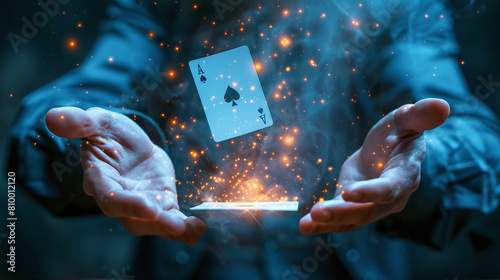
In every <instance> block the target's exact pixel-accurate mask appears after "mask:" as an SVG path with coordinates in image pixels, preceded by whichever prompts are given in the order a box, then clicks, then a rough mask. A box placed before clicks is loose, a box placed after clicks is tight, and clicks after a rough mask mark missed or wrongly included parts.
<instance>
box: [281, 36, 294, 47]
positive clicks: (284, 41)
mask: <svg viewBox="0 0 500 280" xmlns="http://www.w3.org/2000/svg"><path fill="white" fill-rule="evenodd" d="M280 43H281V45H282V46H283V47H285V48H286V47H288V46H290V44H291V43H292V42H291V41H290V38H288V37H282V38H281V41H280Z"/></svg>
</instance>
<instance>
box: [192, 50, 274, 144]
mask: <svg viewBox="0 0 500 280" xmlns="http://www.w3.org/2000/svg"><path fill="white" fill-rule="evenodd" d="M189 68H190V69H191V73H192V74H193V78H194V80H195V83H196V88H197V89H198V93H199V95H200V99H201V103H202V105H203V109H204V110H205V114H206V116H207V120H208V125H209V127H210V131H211V132H212V136H213V138H214V140H215V142H220V141H224V140H228V139H231V138H234V137H237V136H241V135H243V134H247V133H250V132H254V131H256V130H260V129H263V128H265V127H269V126H271V125H272V124H273V119H272V118H271V113H270V112H269V108H268V106H267V102H266V99H265V96H264V92H263V91H262V86H261V85H260V82H259V77H258V76H257V72H256V71H255V66H254V64H253V60H252V57H251V55H250V50H249V49H248V47H247V46H242V47H239V48H236V49H232V50H229V51H225V52H222V53H219V54H215V55H211V56H207V57H204V58H200V59H195V60H192V61H190V62H189Z"/></svg>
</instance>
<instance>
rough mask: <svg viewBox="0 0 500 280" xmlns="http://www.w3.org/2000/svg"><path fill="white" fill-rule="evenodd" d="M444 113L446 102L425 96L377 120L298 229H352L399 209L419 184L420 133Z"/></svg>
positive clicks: (422, 148)
mask: <svg viewBox="0 0 500 280" xmlns="http://www.w3.org/2000/svg"><path fill="white" fill-rule="evenodd" d="M449 113H450V107H449V105H448V103H447V102H446V101H444V100H441V99H433V98H429V99H423V100H421V101H419V102H417V103H415V104H407V105H404V106H401V107H400V108H398V109H396V110H394V111H392V112H391V113H389V114H388V115H386V116H385V117H384V118H382V119H381V120H380V121H379V122H378V123H376V124H375V125H374V126H373V127H372V129H371V130H370V132H369V133H368V135H367V136H366V139H365V141H364V143H363V146H362V147H361V148H360V149H359V150H357V151H356V152H355V153H354V154H353V155H352V156H351V157H349V159H347V160H346V161H345V162H344V164H343V165H342V169H341V170H340V175H339V180H338V188H337V190H336V193H335V197H334V199H332V200H327V201H323V202H318V203H316V204H315V205H314V206H313V207H312V208H311V212H310V213H309V214H307V215H306V216H304V217H303V218H302V219H301V220H300V223H299V228H300V230H301V232H302V233H305V234H319V233H326V232H337V233H338V232H346V231H351V230H355V229H357V228H359V227H362V226H365V225H368V224H370V223H373V222H375V221H377V220H379V219H382V218H384V217H386V216H387V215H389V214H392V213H397V212H400V211H402V210H403V209H404V207H405V205H406V203H407V201H408V199H409V197H410V195H411V193H413V192H414V191H415V190H416V189H417V188H418V185H419V183H420V167H421V165H422V162H423V160H424V156H425V141H424V137H423V135H422V134H423V132H424V131H425V130H430V129H433V128H436V127H438V126H440V125H441V124H442V123H443V122H444V121H445V120H446V118H447V117H448V115H449Z"/></svg>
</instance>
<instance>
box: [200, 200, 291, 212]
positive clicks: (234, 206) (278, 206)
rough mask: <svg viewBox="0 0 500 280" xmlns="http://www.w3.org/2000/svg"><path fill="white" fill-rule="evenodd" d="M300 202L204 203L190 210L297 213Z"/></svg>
mask: <svg viewBox="0 0 500 280" xmlns="http://www.w3.org/2000/svg"><path fill="white" fill-rule="evenodd" d="M298 209H299V202H298V201H282V202H203V203H202V204H200V205H198V206H195V207H191V209H190V210H192V211H198V210H237V211H240V210H260V211H297V210H298Z"/></svg>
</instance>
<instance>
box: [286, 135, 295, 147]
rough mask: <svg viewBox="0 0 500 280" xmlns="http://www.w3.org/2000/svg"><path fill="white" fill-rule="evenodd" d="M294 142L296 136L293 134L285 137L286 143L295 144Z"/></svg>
mask: <svg viewBox="0 0 500 280" xmlns="http://www.w3.org/2000/svg"><path fill="white" fill-rule="evenodd" d="M293 142H295V138H293V137H291V136H287V137H285V144H286V145H288V146H291V145H293Z"/></svg>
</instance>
